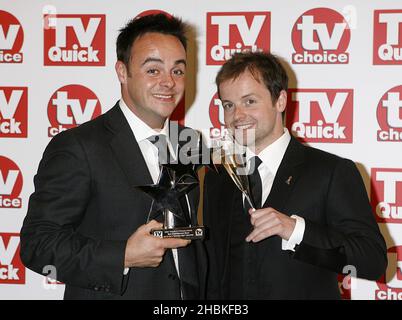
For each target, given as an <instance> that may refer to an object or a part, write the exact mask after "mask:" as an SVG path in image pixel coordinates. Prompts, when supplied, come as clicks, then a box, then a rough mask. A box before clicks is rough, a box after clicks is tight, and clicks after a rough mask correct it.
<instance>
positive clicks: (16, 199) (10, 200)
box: [0, 156, 23, 209]
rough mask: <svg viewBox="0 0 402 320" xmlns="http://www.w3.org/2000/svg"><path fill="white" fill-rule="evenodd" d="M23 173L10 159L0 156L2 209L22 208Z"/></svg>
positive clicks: (0, 204)
mask: <svg viewBox="0 0 402 320" xmlns="http://www.w3.org/2000/svg"><path fill="white" fill-rule="evenodd" d="M22 183H23V178H22V173H21V170H20V168H19V167H18V166H17V165H16V164H15V163H14V161H12V160H11V159H9V158H6V157H4V156H0V209H2V208H6V209H13V208H21V204H22V200H21V198H20V194H21V190H22Z"/></svg>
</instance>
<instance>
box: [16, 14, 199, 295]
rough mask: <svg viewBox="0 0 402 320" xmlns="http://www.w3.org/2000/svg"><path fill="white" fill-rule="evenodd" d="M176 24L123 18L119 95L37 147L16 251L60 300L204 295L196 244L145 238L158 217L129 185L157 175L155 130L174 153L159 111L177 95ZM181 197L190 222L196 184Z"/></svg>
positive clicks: (180, 75)
mask: <svg viewBox="0 0 402 320" xmlns="http://www.w3.org/2000/svg"><path fill="white" fill-rule="evenodd" d="M185 28H186V26H185V25H184V23H182V22H181V20H179V19H177V18H174V17H167V16H165V15H162V14H158V15H150V16H145V17H142V18H138V19H133V20H132V21H130V22H129V23H128V24H127V25H126V26H125V27H124V28H123V29H121V30H120V34H119V36H118V39H117V60H118V61H117V62H116V72H117V76H118V78H119V80H120V83H121V94H122V98H121V99H120V101H118V102H117V103H116V105H115V106H114V107H113V108H112V109H111V110H109V111H108V112H107V113H105V114H104V115H102V116H100V117H98V118H97V119H94V120H92V121H89V122H87V123H85V124H83V125H81V126H79V127H77V128H75V129H71V130H68V131H66V132H63V133H60V134H59V135H57V136H56V137H55V138H54V139H53V140H52V141H51V142H50V143H49V145H48V147H47V148H46V150H45V152H44V155H43V159H42V161H41V163H40V165H39V169H38V173H37V175H36V177H35V181H34V182H35V192H34V193H33V194H32V196H31V197H30V201H29V209H28V214H27V216H26V218H25V221H24V225H23V227H22V230H21V258H22V261H23V262H24V264H25V265H26V266H27V267H28V268H30V269H32V270H34V271H36V272H38V273H43V271H44V270H48V269H47V268H46V267H45V266H47V265H51V266H54V267H55V268H56V269H55V270H56V272H57V279H58V280H59V281H62V282H64V283H65V284H66V289H65V295H64V298H65V299H200V298H203V297H204V290H205V288H204V287H205V285H204V283H205V274H206V258H205V252H204V251H203V248H202V243H200V242H199V241H192V242H191V243H190V241H188V240H184V239H177V238H176V239H175V238H171V239H161V238H157V237H154V236H153V235H151V234H150V231H151V230H152V229H158V228H161V227H162V224H161V223H160V222H157V221H155V220H152V221H150V222H147V216H148V213H149V211H150V208H151V202H152V200H151V198H150V197H149V196H148V195H146V194H145V193H143V192H142V191H140V190H139V189H136V188H135V186H140V185H149V184H153V183H156V182H157V180H158V176H159V173H160V166H159V163H158V151H159V150H158V148H157V146H156V145H155V144H153V143H152V142H151V139H150V138H152V137H154V136H155V135H162V136H164V137H165V138H166V139H167V141H168V143H169V144H168V145H169V146H170V150H171V151H172V154H173V153H174V150H176V147H175V146H174V143H173V139H172V137H170V139H171V141H169V120H168V118H169V116H170V115H171V113H172V112H173V111H174V109H175V107H176V106H177V104H178V103H179V101H180V100H181V98H182V96H183V93H184V86H185V77H186V41H187V40H186V37H185ZM182 129H183V128H180V130H182ZM176 140H177V139H176ZM170 142H171V143H170ZM179 144H180V143H179ZM186 198H187V201H186V202H188V203H189V206H190V207H191V208H190V210H191V219H192V221H193V223H196V220H197V206H198V190H197V189H194V190H192V191H191V192H189V194H187V195H186ZM170 249H172V250H170Z"/></svg>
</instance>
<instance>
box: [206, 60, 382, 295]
mask: <svg viewBox="0 0 402 320" xmlns="http://www.w3.org/2000/svg"><path fill="white" fill-rule="evenodd" d="M216 83H217V86H218V94H219V97H220V99H221V101H222V105H223V109H224V120H225V124H226V127H227V128H228V129H229V130H230V132H231V133H232V134H233V135H234V136H235V137H236V140H237V141H244V143H243V144H244V145H246V146H247V151H246V153H245V160H247V168H250V169H249V177H248V179H249V181H250V188H251V190H252V198H253V200H254V204H255V207H256V209H257V210H253V209H252V208H250V206H249V205H248V202H247V201H246V199H245V197H244V196H242V194H241V192H240V191H239V190H238V189H237V188H236V186H235V184H234V183H233V181H231V178H230V177H229V176H228V174H227V173H226V172H225V170H223V169H222V168H221V170H220V174H216V173H215V172H212V171H211V172H208V174H207V175H206V178H205V190H204V192H205V196H204V199H205V200H204V201H205V202H204V224H205V225H207V226H209V228H210V239H209V240H208V241H207V250H208V255H209V265H210V269H209V272H208V274H209V276H208V285H207V286H208V288H207V296H208V297H209V298H215V299H222V298H223V299H339V298H340V293H339V288H338V281H337V274H338V273H342V271H343V270H344V267H345V266H348V265H349V266H350V267H348V268H346V269H345V270H347V271H349V270H353V268H354V270H355V271H356V274H355V275H356V276H357V277H359V278H366V279H372V280H374V279H378V278H379V277H380V276H381V275H382V274H383V272H384V271H385V269H386V265H387V258H386V245H385V242H384V239H383V237H382V235H381V234H380V232H379V228H378V226H377V224H376V222H375V220H374V215H373V214H372V211H371V208H370V204H369V201H368V198H367V194H366V190H365V188H364V184H363V181H362V178H361V176H360V174H359V172H358V170H357V169H356V166H355V165H354V163H353V162H352V161H350V160H347V159H342V158H340V157H337V156H335V155H332V154H329V153H326V152H323V151H320V150H317V149H314V148H311V147H307V146H304V145H302V144H301V143H299V142H298V141H297V140H296V139H295V138H294V137H292V136H291V135H290V134H289V132H288V130H287V129H286V128H284V126H283V112H284V111H285V108H286V102H287V87H288V77H287V75H286V72H285V70H284V68H283V67H282V66H281V64H280V63H279V62H278V59H277V58H276V57H274V56H273V55H271V54H266V53H239V54H235V55H234V56H233V57H232V59H231V60H229V61H228V62H226V63H225V64H224V65H223V67H222V68H221V70H220V71H219V73H218V75H217V77H216ZM252 133H254V135H253V134H252ZM252 137H254V138H255V140H254V139H252ZM240 138H242V140H241V139H240ZM252 142H255V145H254V146H252ZM252 169H254V171H253V170H252Z"/></svg>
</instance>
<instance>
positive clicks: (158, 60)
mask: <svg viewBox="0 0 402 320" xmlns="http://www.w3.org/2000/svg"><path fill="white" fill-rule="evenodd" d="M149 62H159V63H163V61H162V59H159V58H150V57H148V58H146V59H145V61H144V62H143V63H142V66H143V65H146V64H147V63H149Z"/></svg>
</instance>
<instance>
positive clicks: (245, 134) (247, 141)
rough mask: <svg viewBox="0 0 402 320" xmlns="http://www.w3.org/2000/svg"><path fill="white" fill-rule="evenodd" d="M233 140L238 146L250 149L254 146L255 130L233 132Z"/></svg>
mask: <svg viewBox="0 0 402 320" xmlns="http://www.w3.org/2000/svg"><path fill="white" fill-rule="evenodd" d="M234 138H235V140H236V142H237V143H238V144H239V145H242V146H247V147H249V148H250V147H252V146H254V145H255V129H248V130H235V131H234Z"/></svg>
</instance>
